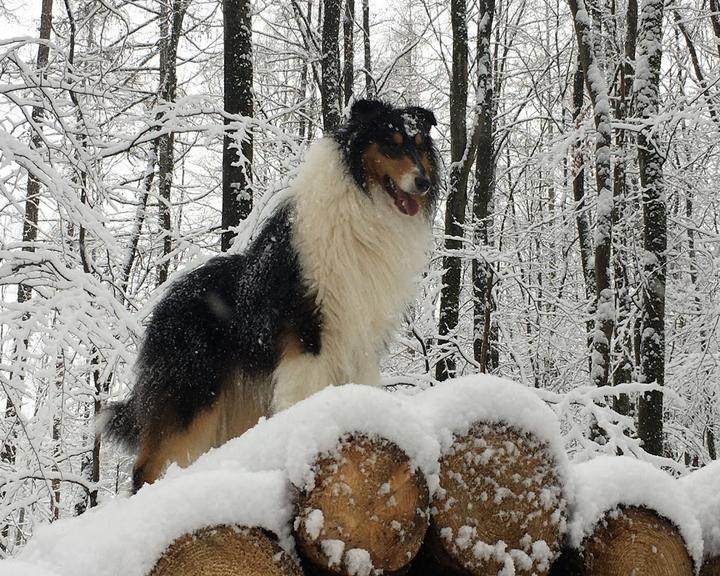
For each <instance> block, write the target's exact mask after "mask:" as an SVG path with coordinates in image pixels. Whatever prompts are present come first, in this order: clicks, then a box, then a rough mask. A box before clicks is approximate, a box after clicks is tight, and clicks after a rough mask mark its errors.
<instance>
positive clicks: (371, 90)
mask: <svg viewBox="0 0 720 576" xmlns="http://www.w3.org/2000/svg"><path fill="white" fill-rule="evenodd" d="M362 13H363V16H362V26H363V51H364V54H365V96H366V97H367V98H375V81H374V80H373V76H372V57H371V56H372V54H371V52H370V0H362Z"/></svg>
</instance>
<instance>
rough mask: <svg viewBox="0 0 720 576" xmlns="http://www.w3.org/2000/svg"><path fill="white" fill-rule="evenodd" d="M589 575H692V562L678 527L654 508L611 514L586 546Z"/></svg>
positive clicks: (587, 541)
mask: <svg viewBox="0 0 720 576" xmlns="http://www.w3.org/2000/svg"><path fill="white" fill-rule="evenodd" d="M583 549H584V552H583V557H584V574H585V575H587V576H589V575H591V574H592V575H593V576H621V575H622V576H625V575H627V574H634V575H635V576H691V575H692V574H694V570H693V561H692V559H691V558H690V554H689V553H688V551H687V548H686V547H685V542H684V540H683V539H682V536H680V532H679V531H678V529H677V528H676V527H675V526H674V525H673V524H672V523H671V522H670V521H669V520H667V519H665V518H662V517H661V516H659V515H658V514H656V513H655V512H654V511H652V510H648V509H645V508H636V507H629V508H626V509H624V510H622V511H621V512H620V513H619V514H609V515H607V516H606V517H605V519H604V520H603V521H602V522H600V523H599V524H598V527H597V528H596V529H595V531H594V532H593V534H592V535H591V536H589V537H588V538H587V539H586V540H585V542H584V545H583Z"/></svg>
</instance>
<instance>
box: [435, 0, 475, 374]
mask: <svg viewBox="0 0 720 576" xmlns="http://www.w3.org/2000/svg"><path fill="white" fill-rule="evenodd" d="M450 12H451V23H452V32H453V55H452V58H453V59H452V79H451V84H450V174H449V178H448V197H447V202H446V205H445V250H446V251H448V252H452V251H454V250H459V249H460V248H461V247H462V240H461V239H462V237H463V236H464V225H465V210H466V206H467V175H464V170H463V168H464V167H463V161H467V155H466V152H467V151H466V147H467V127H466V107H467V91H468V81H467V70H468V31H467V9H466V6H465V0H452V1H451V5H450ZM471 161H472V160H471ZM461 265H462V263H461V260H460V258H459V257H458V256H454V255H445V256H444V257H443V275H442V290H441V295H440V322H439V334H440V339H439V341H438V344H439V345H440V347H441V349H442V350H441V359H440V361H439V362H438V364H437V366H436V368H435V377H436V378H437V379H438V380H445V379H447V378H450V377H452V376H454V374H455V371H456V364H455V358H454V351H452V350H451V346H452V343H451V340H450V339H449V338H448V337H449V336H451V335H452V333H453V331H454V330H455V328H456V327H457V324H458V316H459V306H460V279H461V275H462V270H461Z"/></svg>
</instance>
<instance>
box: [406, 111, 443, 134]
mask: <svg viewBox="0 0 720 576" xmlns="http://www.w3.org/2000/svg"><path fill="white" fill-rule="evenodd" d="M404 115H405V116H407V117H408V118H410V119H411V120H412V121H413V122H414V123H415V125H416V126H417V128H418V129H419V130H420V131H421V132H424V133H425V134H427V133H428V132H430V128H432V127H433V126H437V120H436V119H435V114H433V113H432V112H431V111H430V110H428V109H427V108H421V107H420V106H409V107H407V108H405V114H404Z"/></svg>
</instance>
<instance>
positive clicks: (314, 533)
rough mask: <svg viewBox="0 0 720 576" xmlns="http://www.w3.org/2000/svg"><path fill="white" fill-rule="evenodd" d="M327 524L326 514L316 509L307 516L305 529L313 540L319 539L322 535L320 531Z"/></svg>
mask: <svg viewBox="0 0 720 576" xmlns="http://www.w3.org/2000/svg"><path fill="white" fill-rule="evenodd" d="M324 525H325V516H324V515H323V512H322V510H318V509H315V510H313V511H312V512H310V514H308V515H307V517H306V518H305V531H306V532H307V533H308V536H310V539H311V540H317V539H318V536H320V531H321V530H322V529H323V526H324Z"/></svg>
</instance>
